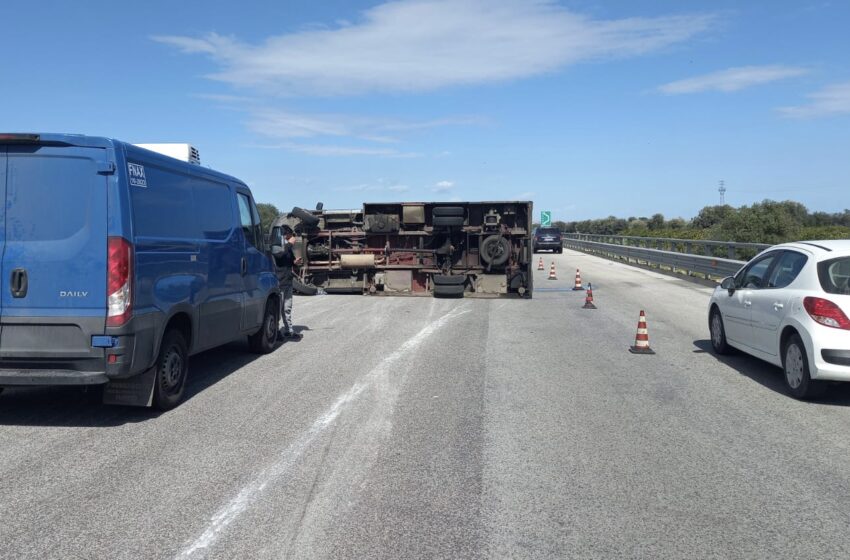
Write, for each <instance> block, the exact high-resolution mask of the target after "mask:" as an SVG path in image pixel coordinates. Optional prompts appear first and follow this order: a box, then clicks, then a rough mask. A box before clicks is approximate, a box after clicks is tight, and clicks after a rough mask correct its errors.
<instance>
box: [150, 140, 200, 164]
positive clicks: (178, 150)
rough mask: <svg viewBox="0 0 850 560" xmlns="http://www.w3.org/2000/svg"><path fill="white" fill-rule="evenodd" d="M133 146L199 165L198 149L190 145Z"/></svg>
mask: <svg viewBox="0 0 850 560" xmlns="http://www.w3.org/2000/svg"><path fill="white" fill-rule="evenodd" d="M134 146H138V147H139V148H144V149H146V150H150V151H152V152H156V153H158V154H162V155H164V156H168V157H173V158H176V159H179V160H180V161H185V162H187V163H194V164H195V165H201V155H200V154H199V153H198V149H197V148H196V147H195V146H192V145H191V144H176V143H175V144H134Z"/></svg>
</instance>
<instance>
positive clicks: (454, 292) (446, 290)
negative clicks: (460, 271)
mask: <svg viewBox="0 0 850 560" xmlns="http://www.w3.org/2000/svg"><path fill="white" fill-rule="evenodd" d="M465 289H466V288H465V287H464V285H463V284H447V285H440V284H434V297H463V292H464V291H465Z"/></svg>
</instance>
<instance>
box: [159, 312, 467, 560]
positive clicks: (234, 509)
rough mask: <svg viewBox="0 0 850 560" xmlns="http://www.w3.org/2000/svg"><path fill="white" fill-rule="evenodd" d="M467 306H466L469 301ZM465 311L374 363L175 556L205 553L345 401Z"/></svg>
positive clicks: (448, 315) (452, 314) (444, 319)
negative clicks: (364, 374)
mask: <svg viewBox="0 0 850 560" xmlns="http://www.w3.org/2000/svg"><path fill="white" fill-rule="evenodd" d="M466 307H468V305H467V306H466ZM468 312H469V309H464V308H455V309H453V310H452V311H450V312H448V313H446V314H445V315H443V316H442V317H440V318H439V319H436V320H435V321H432V322H431V323H429V324H427V325H426V326H425V327H423V328H422V330H420V331H419V332H418V333H416V334H415V335H413V336H412V337H411V338H409V339H408V340H407V341H406V342H405V343H404V344H402V345H401V346H399V347H398V349H397V350H395V351H394V352H393V353H391V354H389V355H388V356H387V357H385V358H384V359H383V360H381V362H380V363H379V364H378V365H377V366H375V368H374V369H373V370H372V371H370V372H369V373H368V374H366V376H364V377H363V379H361V380H360V381H358V382H357V383H355V384H354V386H352V387H351V388H350V389H349V390H348V391H346V392H345V393H343V394H342V395H341V396H340V397H339V398H338V399H337V400H336V401H335V402H334V403H333V404H332V405H331V406H330V408H328V409H327V410H326V411H325V412H324V413H323V414H322V415H321V416H319V417H318V418H316V420H315V421H314V422H313V424H312V425H311V426H310V428H309V429H308V430H307V431H306V432H304V433H303V434H302V435H301V436H300V437H299V438H298V439H296V440H295V441H294V442H292V443H291V444H290V445H289V447H287V448H286V449H285V450H284V451H282V452H281V454H280V457H279V459H278V461H277V462H276V463H274V464H272V465H271V466H269V467H266V468H265V469H264V470H263V471H261V472H260V474H259V475H257V477H256V478H255V479H254V480H253V481H251V482H250V483H249V484H248V485H247V486H245V487H244V488H242V490H241V491H240V492H239V494H237V495H236V497H234V498H233V499H232V500H230V502H228V503H227V505H225V506H224V507H222V508H221V509H220V510H218V511H217V512H216V514H215V515H213V516H212V518H210V521H209V524H208V525H207V527H206V529H205V530H204V532H203V533H201V535H200V536H199V537H198V538H197V539H195V540H194V541H193V542H192V543H191V544H190V545H189V546H187V547H186V548H185V549H183V551H182V552H180V553H179V554H178V555H177V556H176V557H175V558H177V559H181V558H195V557H197V556H198V555H200V554H204V553H205V552H206V551H207V550H208V549H209V547H210V546H212V545H213V544H214V543H215V541H216V540H217V539H218V537H219V536H220V535H221V533H222V532H223V531H224V530H225V529H226V528H227V527H228V525H230V524H231V523H233V522H234V521H235V520H236V519H237V518H238V517H239V516H240V515H241V514H242V513H243V512H245V511H246V510H247V509H248V508H249V507H250V505H251V504H252V503H253V502H254V501H255V500H256V499H257V497H258V496H259V495H260V494H261V493H262V492H263V491H264V490H265V489H266V487H267V486H268V485H269V484H271V483H273V482H275V481H276V480H277V479H279V478H281V477H282V476H283V475H285V474H286V473H287V472H289V470H290V469H291V468H292V467H293V466H294V465H295V463H297V462H298V460H299V459H300V458H301V457H302V456H303V455H304V452H305V451H307V449H309V447H310V445H311V444H312V443H313V442H314V441H315V440H316V438H317V437H318V436H319V435H321V434H322V432H324V431H325V430H326V429H327V428H328V427H329V426H331V425H332V424H333V423H334V422H335V421H336V419H337V418H338V417H339V415H340V413H342V411H343V409H344V408H345V406H346V405H347V404H348V403H350V402H352V401H354V400H355V399H357V397H358V396H360V394H361V393H363V391H364V390H365V389H367V388H369V387H370V385H372V384H373V383H374V382H375V380H376V379H378V378H380V377H381V376H382V375H384V374H385V373H386V372H387V370H388V368H389V367H390V366H392V365H393V364H394V363H395V362H397V361H398V360H399V359H401V358H402V357H403V356H404V355H405V354H407V353H409V352H411V351H413V350H415V349H416V348H417V347H418V346H419V345H420V344H422V343H423V342H424V341H425V340H426V339H427V338H428V337H429V336H431V335H432V334H433V333H434V332H435V331H436V330H437V329H439V328H441V327H443V326H445V324H446V323H448V322H449V321H451V320H452V319H454V318H456V317H459V316H460V315H463V314H465V313H468Z"/></svg>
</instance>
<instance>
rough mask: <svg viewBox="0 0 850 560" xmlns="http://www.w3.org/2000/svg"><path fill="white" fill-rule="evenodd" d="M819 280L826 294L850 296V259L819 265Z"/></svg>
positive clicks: (838, 259) (832, 260)
mask: <svg viewBox="0 0 850 560" xmlns="http://www.w3.org/2000/svg"><path fill="white" fill-rule="evenodd" d="M818 278H819V279H820V285H821V287H822V288H823V291H825V292H826V293H828V294H840V295H845V296H846V295H850V257H839V258H837V259H830V260H828V261H823V262H820V263H818Z"/></svg>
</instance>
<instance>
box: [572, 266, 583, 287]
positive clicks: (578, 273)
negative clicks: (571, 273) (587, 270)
mask: <svg viewBox="0 0 850 560" xmlns="http://www.w3.org/2000/svg"><path fill="white" fill-rule="evenodd" d="M581 289H583V288H582V287H581V272H579V270H578V269H576V285H575V286H573V291H574V292H577V291H579V290H581Z"/></svg>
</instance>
